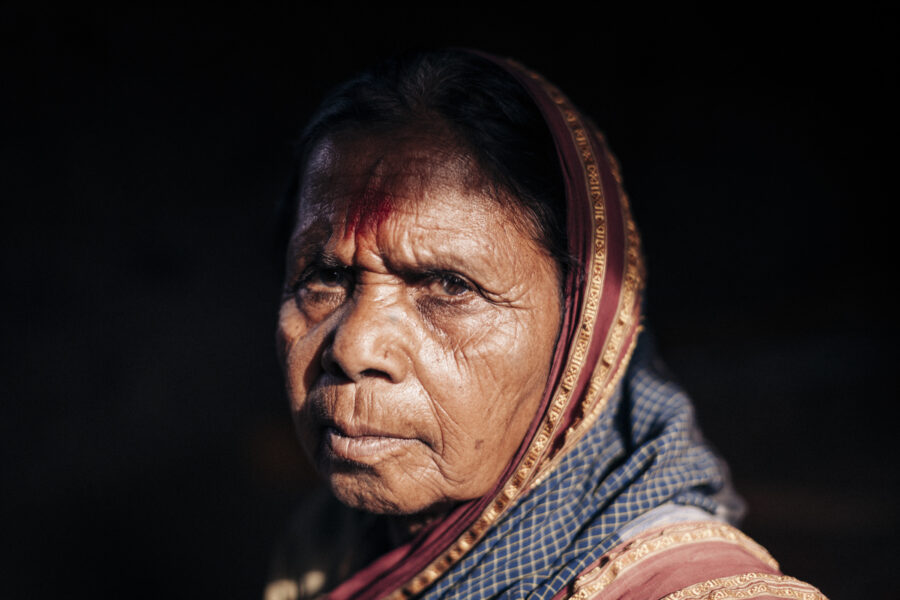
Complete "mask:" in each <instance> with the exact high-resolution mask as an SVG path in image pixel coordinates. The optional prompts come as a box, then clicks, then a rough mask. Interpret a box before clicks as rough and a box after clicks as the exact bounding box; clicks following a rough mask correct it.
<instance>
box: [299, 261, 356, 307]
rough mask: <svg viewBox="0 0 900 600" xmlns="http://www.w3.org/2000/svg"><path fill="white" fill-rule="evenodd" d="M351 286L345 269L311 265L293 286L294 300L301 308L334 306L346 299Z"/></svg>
mask: <svg viewBox="0 0 900 600" xmlns="http://www.w3.org/2000/svg"><path fill="white" fill-rule="evenodd" d="M352 285H353V281H352V274H351V273H350V272H349V270H348V269H346V268H343V267H331V266H326V265H311V266H310V267H309V268H307V269H306V270H305V271H304V272H303V274H302V275H300V277H299V278H298V279H297V282H296V283H295V284H294V298H295V299H296V301H297V302H298V304H300V305H302V306H311V305H321V304H328V305H335V304H339V303H340V302H342V301H343V299H344V298H346V296H347V293H348V292H349V291H350V288H351V286H352Z"/></svg>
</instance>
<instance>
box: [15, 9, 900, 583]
mask: <svg viewBox="0 0 900 600" xmlns="http://www.w3.org/2000/svg"><path fill="white" fill-rule="evenodd" d="M0 6H2V8H0V34H2V42H0V43H2V44H3V51H2V57H0V61H2V63H0V65H2V75H3V79H2V81H3V83H2V100H0V109H2V115H3V119H2V131H0V135H2V138H0V139H2V145H0V176H2V179H0V186H2V187H0V194H2V198H3V208H2V211H3V212H2V215H3V217H2V221H0V222H2V223H3V225H2V231H3V238H2V243H3V247H2V248H3V249H2V254H0V265H2V272H0V274H2V281H3V292H2V304H0V308H2V310H3V312H4V319H3V320H2V325H0V331H2V339H3V348H2V365H3V369H2V371H3V373H2V387H0V395H2V403H0V448H2V457H3V459H2V463H0V465H2V498H3V512H2V515H3V534H2V538H0V539H2V548H3V551H4V552H5V553H6V554H7V555H8V556H6V557H5V558H4V559H3V560H2V563H0V577H2V580H0V596H2V597H5V598H24V597H28V598H50V597H57V596H61V597H91V598H98V597H113V596H115V597H122V596H124V597H130V598H160V597H192V598H211V597H226V598H258V597H259V596H260V593H261V589H262V584H263V580H264V575H265V570H266V564H267V560H268V557H269V554H270V550H271V547H272V545H273V543H274V541H275V539H276V538H277V536H278V534H279V532H280V531H281V530H282V528H283V526H284V523H285V520H286V519H287V517H288V515H289V514H290V512H291V509H292V507H293V506H294V505H295V503H296V502H297V499H298V498H299V497H300V496H301V495H302V494H303V492H304V490H305V489H308V487H309V485H311V483H310V479H309V477H308V474H306V473H305V471H304V469H303V465H302V462H301V460H300V458H299V450H298V447H297V445H296V443H295V441H294V440H293V437H292V432H291V427H290V424H289V416H288V411H287V408H286V402H285V400H284V398H283V396H282V392H281V383H280V375H279V371H278V366H277V364H276V360H275V356H274V350H273V332H274V326H275V313H276V307H277V297H278V292H279V288H278V286H279V273H278V272H277V270H278V269H277V267H276V262H277V261H276V260H275V258H274V257H275V251H274V248H273V242H272V233H273V227H274V209H273V207H274V205H275V202H276V200H277V198H278V197H279V195H280V194H282V193H283V191H284V189H285V187H286V184H287V179H288V175H289V170H290V166H291V156H292V146H291V143H292V140H294V139H295V137H296V135H297V133H298V132H299V129H300V128H301V126H302V124H303V122H304V120H305V119H306V117H307V116H308V115H309V113H310V111H311V110H312V109H313V107H314V106H315V104H316V102H317V101H318V99H319V98H320V97H321V96H322V94H323V93H324V91H325V90H326V89H328V88H329V87H330V86H332V85H334V84H336V83H338V82H339V81H340V80H342V79H344V78H346V77H347V76H349V75H350V74H352V73H353V72H354V71H356V70H358V69H360V68H362V67H365V66H367V65H369V64H370V63H371V62H373V61H374V60H376V59H377V58H379V57H384V56H388V55H390V54H392V53H394V52H397V51H400V50H403V49H406V48H408V47H413V46H419V45H435V46H440V45H461V46H474V47H479V48H482V49H485V50H488V51H492V52H495V53H498V54H502V55H510V56H513V57H515V58H518V59H519V60H521V61H522V62H524V63H526V64H527V65H529V66H531V67H532V68H534V69H536V70H538V71H539V72H542V73H544V74H545V75H546V76H547V77H548V78H550V79H551V80H552V81H554V82H555V83H557V84H558V85H559V86H560V87H561V88H562V89H563V90H564V91H566V92H567V93H568V95H569V96H570V97H571V98H572V99H573V100H574V101H575V102H576V103H577V104H579V105H581V106H582V107H583V108H584V109H585V111H586V112H588V113H589V114H592V115H593V116H594V117H595V118H596V120H597V121H598V123H599V124H600V126H601V128H602V129H604V130H605V131H606V133H607V137H608V140H609V142H610V145H611V146H612V148H613V150H614V151H615V152H616V153H617V154H618V156H619V158H620V159H621V162H622V164H623V167H624V174H625V178H626V185H627V188H628V190H629V192H630V195H631V198H632V205H633V208H634V211H635V213H636V216H637V220H638V224H639V226H640V228H641V230H642V233H643V235H644V240H645V246H646V252H647V257H648V264H649V273H650V279H649V291H648V313H649V322H650V323H651V326H652V327H653V328H654V330H655V332H656V334H657V336H658V338H659V341H660V345H661V347H662V350H663V352H664V356H665V357H666V358H667V360H668V362H669V363H670V365H671V367H672V368H673V370H674V371H675V372H676V373H677V374H678V375H679V377H680V378H681V380H682V382H683V383H684V384H685V386H686V387H687V388H688V390H689V391H690V392H691V394H692V395H693V397H694V399H695V401H696V404H697V407H698V414H699V419H700V421H701V424H702V425H703V427H704V430H705V431H706V434H707V436H708V437H709V438H710V439H711V440H712V442H713V443H714V444H715V445H716V446H717V447H718V448H719V449H720V450H721V452H722V453H723V454H724V455H725V457H726V458H727V459H728V460H729V462H730V464H731V466H732V470H733V474H734V478H735V481H736V484H737V486H738V489H739V490H740V491H741V492H742V493H743V494H744V496H745V497H746V498H747V500H748V501H749V506H750V511H749V514H748V517H747V520H746V523H745V529H746V531H747V532H748V533H749V534H751V535H752V536H753V537H755V538H756V539H757V540H758V541H760V542H761V543H763V544H764V545H766V546H767V547H768V548H769V549H770V550H771V552H772V553H773V554H774V555H775V557H776V558H778V559H779V560H780V562H781V564H782V567H783V569H784V571H785V572H787V573H789V574H791V575H794V576H797V577H800V578H805V579H808V580H809V581H811V582H813V583H814V584H817V585H818V586H820V587H821V588H822V590H823V591H824V592H825V593H827V594H828V595H830V596H832V597H833V598H835V599H836V598H843V597H846V598H855V597H864V596H866V595H867V594H868V595H869V597H883V598H887V597H896V596H897V594H898V593H900V586H898V583H897V580H896V578H895V577H894V576H893V573H894V571H895V569H894V568H893V567H894V564H895V562H896V560H897V558H898V555H897V551H896V546H895V541H894V540H895V539H896V535H897V533H898V520H900V519H898V505H897V501H896V493H897V491H898V479H900V476H898V469H897V465H896V460H895V452H894V440H895V437H894V436H895V435H896V434H895V431H896V427H895V426H894V422H895V420H896V417H895V416H894V414H893V413H892V412H891V408H893V405H894V404H895V403H896V401H897V399H898V394H897V377H896V369H895V366H894V360H895V353H894V344H893V343H892V342H894V338H895V336H896V334H897V316H896V312H895V303H894V301H893V294H892V290H893V278H894V268H893V260H892V259H891V258H889V250H890V246H891V244H890V241H891V240H890V237H889V228H891V226H892V225H893V218H894V213H893V212H889V211H888V209H887V207H888V203H889V202H892V201H894V202H895V201H896V198H897V194H896V186H895V180H894V178H891V180H889V179H888V173H889V172H890V173H891V174H894V173H895V171H896V169H895V164H896V162H895V159H896V152H895V151H894V145H895V144H896V128H895V123H894V114H893V113H894V111H895V110H896V101H897V98H896V96H893V95H892V91H893V87H894V85H895V84H896V83H897V82H896V79H897V66H896V65H897V63H896V61H895V58H894V56H893V55H894V50H895V49H894V48H893V47H892V38H893V37H894V36H895V35H896V32H895V30H894V28H893V26H892V24H891V20H890V19H888V18H887V17H886V15H883V14H880V13H879V12H878V11H877V10H875V9H873V8H870V7H867V6H864V5H862V4H858V5H854V7H853V8H852V9H845V12H841V13H834V14H828V15H824V14H823V10H822V8H821V7H818V8H817V9H816V10H815V11H805V10H800V9H797V10H796V12H795V13H793V14H790V13H787V12H786V9H785V8H784V6H779V7H769V8H767V9H766V8H761V7H760V6H758V5H756V4H754V5H753V7H754V10H755V11H757V12H754V13H751V12H750V11H749V10H747V11H746V12H740V11H738V12H735V13H734V14H727V15H726V14H710V13H709V12H708V11H703V10H700V9H699V8H694V7H692V6H690V5H684V4H679V8H678V10H677V11H673V12H672V14H658V13H652V12H651V11H650V10H649V9H647V10H645V11H643V12H641V11H640V10H636V11H634V13H635V14H624V13H622V12H621V11H620V12H616V11H612V10H609V9H603V10H600V9H596V10H595V11H594V13H592V14H581V13H578V12H577V11H574V12H573V11H563V10H559V11H558V13H559V14H549V15H548V14H542V13H535V14H531V15H528V14H521V9H516V10H515V11H514V13H513V14H515V15H520V16H521V17H522V20H521V21H517V20H515V19H511V17H510V13H509V12H505V11H501V10H499V9H498V10H494V11H483V12H481V13H478V14H473V13H467V14H457V13H444V12H439V11H438V10H436V9H426V8H420V9H416V10H411V11H407V12H406V13H403V14H402V15H397V14H393V15H389V14H386V13H384V12H381V11H379V10H375V9H371V10H370V11H369V12H368V13H366V14H361V13H359V12H357V10H356V9H353V8H351V7H349V6H343V5H342V6H340V7H337V8H335V9H330V10H320V11H319V12H318V13H316V14H312V13H311V12H309V11H308V10H305V9H304V8H303V7H301V6H295V7H291V8H284V7H283V8H281V9H277V10H268V11H266V10H260V9H256V10H252V11H250V10H239V9H234V10H224V9H222V8H217V9H215V10H214V11H206V10H201V9H200V8H193V9H187V8H182V9H165V10H163V9H153V10H147V9H138V8H122V7H119V8H115V9H113V8H100V7H94V8H90V7H86V6H84V5H78V6H77V7H76V8H71V9H65V10H60V9H53V8H50V7H47V6H45V7H33V5H32V7H31V8H24V7H23V6H17V5H15V4H13V3H4V4H2V5H0ZM558 8H561V7H558ZM511 10H512V9H511ZM545 10H546V9H545ZM710 18H711V19H712V21H708V20H707V19H710ZM773 23H776V24H778V25H773Z"/></svg>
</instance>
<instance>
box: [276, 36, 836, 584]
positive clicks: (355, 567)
mask: <svg viewBox="0 0 900 600" xmlns="http://www.w3.org/2000/svg"><path fill="white" fill-rule="evenodd" d="M301 150H302V153H301V161H300V166H299V169H298V172H299V185H298V188H297V189H298V192H297V194H296V197H295V198H293V199H292V203H291V204H292V208H293V214H292V215H291V217H290V218H291V220H290V223H291V226H292V233H291V235H290V241H289V244H288V249H287V273H286V280H285V286H284V298H283V303H282V305H281V311H280V314H279V324H278V339H279V352H280V356H281V360H282V364H283V366H284V373H285V379H286V384H287V391H288V395H289V397H290V401H291V406H292V408H293V414H294V418H295V422H296V426H297V430H298V433H299V437H300V441H301V443H302V445H303V447H304V449H305V450H306V452H307V453H308V455H309V457H310V458H311V460H312V461H313V463H314V464H315V466H316V469H317V471H318V473H319V474H320V476H321V478H322V479H323V480H324V482H325V483H326V486H324V487H325V488H327V492H328V494H327V495H324V496H315V495H312V497H311V498H310V499H309V502H308V506H305V507H304V508H303V510H302V511H301V513H300V517H299V519H298V522H297V523H296V524H295V526H294V528H293V532H292V535H291V536H289V539H288V540H287V541H286V542H285V545H284V547H283V548H282V549H281V551H280V553H279V557H278V560H277V562H276V565H275V572H274V574H273V578H272V581H271V583H270V584H269V586H268V587H267V591H266V595H267V598H269V599H272V600H275V599H280V598H298V597H302V598H307V597H328V598H334V599H344V598H410V597H417V598H494V597H497V598H525V597H528V598H545V599H551V598H569V597H571V598H617V599H625V598H632V599H639V598H640V599H645V598H664V597H665V598H712V597H715V598H822V596H821V594H820V593H819V592H818V591H817V590H816V589H815V588H813V587H812V586H809V585H808V584H805V583H802V582H800V581H797V580H795V579H792V578H790V577H786V576H784V575H782V574H781V573H780V572H779V570H778V565H777V563H776V562H775V561H774V560H773V559H772V557H771V556H769V554H768V553H767V552H766V551H765V550H764V549H763V548H762V547H760V546H759V545H757V544H756V543H754V542H753V541H752V540H750V539H749V538H747V537H746V536H745V535H743V534H742V533H741V532H740V531H738V530H737V529H735V528H734V527H733V526H732V525H730V524H729V523H730V522H732V521H733V520H734V519H735V518H736V517H737V512H739V506H740V502H739V501H738V500H737V499H736V497H735V496H734V495H733V494H732V492H731V490H730V487H729V484H728V481H727V478H726V474H725V471H724V468H723V466H722V464H721V463H720V461H719V460H718V459H717V457H716V456H715V455H714V454H713V452H712V451H711V450H710V449H709V448H708V447H707V446H706V445H705V444H704V442H703V440H702V438H701V436H700V435H699V432H698V430H697V428H696V425H695V423H694V418H693V412H692V408H691V405H690V402H689V401H688V399H687V398H686V397H685V396H684V394H683V393H682V392H681V390H679V389H678V388H677V387H676V386H675V385H674V384H673V383H672V382H671V381H670V380H669V379H668V378H667V377H666V375H665V374H664V373H663V372H662V371H661V370H660V366H659V363H658V361H657V360H656V359H655V357H654V353H653V349H652V347H651V342H650V340H648V339H646V338H647V336H646V334H641V297H642V290H643V285H644V271H643V266H642V259H641V250H640V244H639V239H638V234H637V231H636V229H635V226H634V223H633V221H632V219H631V215H630V213H629V208H628V202H627V199H626V197H625V194H624V192H623V190H622V187H621V178H620V175H619V171H618V168H617V165H616V163H615V160H614V159H613V157H612V156H611V154H610V153H609V151H608V150H607V148H606V145H605V143H604V141H603V138H602V136H601V135H600V134H599V133H598V132H597V131H596V129H595V128H594V126H593V125H592V123H591V122H590V121H589V120H587V119H586V118H585V117H584V116H583V115H581V114H580V113H579V112H578V111H577V110H576V109H575V108H574V107H573V106H572V104H570V102H569V101H568V100H567V98H566V97H565V96H563V95H562V94H561V93H560V91H559V90H557V89H556V88H554V87H553V86H552V85H551V84H549V83H548V82H547V81H545V80H544V79H542V78H541V77H540V76H538V75H537V74H535V73H532V72H530V71H528V70H527V69H525V68H523V67H522V66H520V65H518V64H516V63H514V62H511V61H507V60H500V59H498V58H495V57H492V56H488V55H484V54H480V53H475V52H468V51H442V52H434V53H423V54H415V55H411V56H406V57H403V58H401V59H397V60H394V61H391V62H389V63H386V64H383V65H380V66H379V67H377V68H375V69H374V70H372V71H370V72H367V73H365V74H363V75H361V76H359V77H357V78H355V79H353V80H351V81H350V82H348V83H346V84H345V85H344V86H343V87H341V88H339V89H338V90H337V91H335V92H334V93H333V94H332V95H331V97H329V98H328V99H327V100H326V101H325V103H324V104H323V105H322V108H321V109H320V110H319V112H318V113H317V114H316V115H315V116H314V118H313V119H312V122H311V123H310V125H309V126H308V127H307V129H306V132H305V135H304V137H303V140H302V145H301Z"/></svg>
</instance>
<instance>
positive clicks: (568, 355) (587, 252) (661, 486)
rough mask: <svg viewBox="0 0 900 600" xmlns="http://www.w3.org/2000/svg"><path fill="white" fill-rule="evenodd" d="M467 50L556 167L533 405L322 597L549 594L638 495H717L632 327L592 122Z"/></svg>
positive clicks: (546, 90) (605, 545)
mask: <svg viewBox="0 0 900 600" xmlns="http://www.w3.org/2000/svg"><path fill="white" fill-rule="evenodd" d="M480 56H482V57H483V58H484V59H485V60H489V61H492V62H494V63H495V64H497V65H499V66H500V67H502V68H503V69H505V70H506V71H507V72H508V73H510V74H511V75H512V76H513V77H514V78H515V79H516V80H517V81H519V82H520V83H521V85H522V86H523V87H524V88H525V89H526V90H527V92H528V94H529V95H530V96H531V98H532V99H533V100H534V102H535V103H536V105H537V106H538V108H539V109H540V111H541V113H542V115H543V116H544V119H545V121H546V123H547V127H548V128H549V130H550V132H551V134H552V136H553V139H554V141H555V144H556V150H557V156H558V159H559V163H560V168H561V171H562V174H563V178H564V180H565V190H566V209H567V237H568V243H569V252H570V253H571V255H572V256H574V257H575V258H576V259H577V266H576V267H575V268H572V269H570V270H569V272H568V274H567V279H566V281H565V284H564V292H565V306H564V312H563V319H562V329H561V333H560V337H559V341H558V343H557V347H556V351H555V355H554V360H553V365H552V368H551V371H550V376H549V379H548V383H547V387H546V390H545V393H544V396H543V399H542V403H541V406H540V409H539V411H538V413H537V414H536V415H535V418H534V421H533V422H532V424H531V427H530V429H529V430H528V433H527V434H526V436H525V439H524V440H523V442H522V444H521V446H520V448H519V450H518V452H517V453H516V455H515V456H514V457H513V459H512V461H511V462H510V464H509V465H508V467H507V468H506V470H505V471H504V472H503V474H502V476H501V477H500V479H499V480H498V481H497V483H496V484H495V486H494V488H493V489H492V490H491V491H490V492H489V493H488V494H486V495H485V496H484V497H482V498H479V499H476V500H472V501H469V502H467V503H464V504H462V505H460V506H458V507H457V508H456V509H455V510H453V511H452V512H451V513H450V514H449V515H448V516H446V517H445V518H444V519H442V520H441V521H440V522H438V523H435V524H433V525H432V526H430V527H429V528H428V529H427V530H425V531H423V532H422V533H420V534H419V535H418V536H417V537H416V538H415V539H414V540H412V541H411V542H409V543H407V544H405V545H403V546H401V547H399V548H396V549H394V550H392V551H391V552H389V553H388V554H386V555H384V556H382V557H380V558H379V559H377V560H376V561H375V562H374V563H372V564H371V565H370V566H368V567H367V568H365V569H363V570H362V571H360V572H359V573H357V574H356V575H354V576H353V577H351V578H350V579H349V580H347V581H345V582H344V583H343V584H341V585H340V586H338V588H336V589H335V590H334V591H333V592H332V593H331V594H330V596H329V597H330V598H333V599H336V600H342V599H347V598H366V599H370V598H371V599H374V598H385V597H386V598H391V599H401V598H410V597H414V596H417V597H422V598H429V599H430V598H435V599H436V598H449V597H457V598H488V597H515V598H519V597H524V596H526V595H528V596H529V597H534V598H547V599H549V598H553V597H554V596H555V595H556V594H557V593H559V592H560V591H563V590H565V589H566V588H567V586H568V585H569V584H570V583H571V582H572V580H573V579H574V578H575V577H576V575H577V574H578V573H580V572H581V571H583V570H584V569H585V568H587V567H588V566H589V565H591V564H592V563H594V562H596V560H597V559H598V558H599V557H600V556H602V555H603V554H604V553H605V552H606V551H608V550H609V549H610V548H612V547H613V546H614V545H615V544H616V543H617V542H618V541H620V537H619V535H618V532H619V531H620V530H621V528H622V527H623V526H624V525H626V524H627V523H629V522H630V521H632V520H633V519H635V518H636V517H638V516H640V515H641V514H643V513H645V512H646V511H648V510H650V509H652V508H654V507H656V506H659V505H661V504H663V503H666V502H674V503H678V504H685V505H692V506H698V507H700V508H703V509H706V510H708V511H709V512H711V513H722V512H725V511H726V509H727V506H726V504H725V503H723V502H722V501H721V499H720V496H721V495H722V492H723V491H724V490H726V489H727V481H726V477H725V473H724V470H723V468H722V467H721V465H720V462H719V461H718V460H717V458H716V456H715V455H714V453H713V452H712V451H711V450H709V449H708V448H707V447H706V446H705V445H704V443H703V442H702V439H700V436H699V433H698V431H697V429H696V425H695V422H694V417H693V409H692V407H691V404H690V402H689V400H688V399H687V398H686V397H685V395H684V394H683V393H682V392H681V390H680V389H679V388H678V387H677V386H676V385H675V384H673V383H672V382H671V381H670V380H669V378H668V377H666V376H665V374H664V373H663V372H662V371H661V370H660V368H659V366H658V364H656V362H657V361H655V358H654V353H653V349H652V344H651V343H650V341H649V340H648V339H645V338H647V337H648V336H647V335H646V334H643V335H640V336H639V333H640V331H641V318H640V315H641V298H642V290H643V286H644V267H643V259H642V255H641V249H640V239H639V236H638V233H637V229H636V228H635V225H634V222H633V220H632V217H631V213H630V210H629V207H628V200H627V198H626V196H625V193H624V191H623V188H622V179H621V175H620V172H619V168H618V165H617V163H616V161H615V159H614V158H613V156H612V155H611V154H610V152H609V150H608V149H607V147H606V143H605V141H604V139H603V136H602V135H601V134H600V133H599V132H598V131H597V130H596V128H595V127H594V126H593V124H592V123H591V122H590V121H589V120H587V119H586V118H585V117H584V116H583V115H581V114H580V113H579V111H578V110H576V108H575V107H574V106H573V105H572V104H571V103H570V102H569V100H568V99H567V98H566V97H565V96H564V95H563V94H562V93H561V92H560V91H559V90H558V89H557V88H555V87H554V86H553V85H551V84H550V83H548V82H547V81H546V80H544V79H543V78H542V77H541V76H539V75H537V74H536V73H533V72H531V71H529V70H528V69H526V68H524V67H523V66H521V65H519V64H518V63H516V62H513V61H511V60H504V59H499V58H496V57H493V56H490V55H486V54H480ZM639 337H640V338H641V340H640V342H639V341H638V338H639ZM636 348H637V350H635V349H636ZM633 354H634V356H632V355H633Z"/></svg>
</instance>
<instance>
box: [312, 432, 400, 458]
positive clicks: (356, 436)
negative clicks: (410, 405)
mask: <svg viewBox="0 0 900 600" xmlns="http://www.w3.org/2000/svg"><path fill="white" fill-rule="evenodd" d="M322 441H323V445H324V446H325V447H326V448H327V450H328V451H329V453H330V454H332V455H333V456H334V457H335V458H338V459H343V460H347V461H353V462H359V463H363V464H373V463H376V462H378V461H379V460H381V459H383V458H387V457H388V456H390V455H392V454H395V453H397V452H398V451H401V450H403V449H405V448H408V447H409V446H411V445H413V444H416V443H418V440H416V439H414V438H404V437H398V436H396V435H392V434H385V433H381V432H375V431H372V430H367V429H359V428H355V429H354V431H353V433H352V434H351V433H348V432H346V431H345V430H343V429H341V428H339V427H337V426H334V425H329V426H326V427H325V429H324V434H323V438H322Z"/></svg>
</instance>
